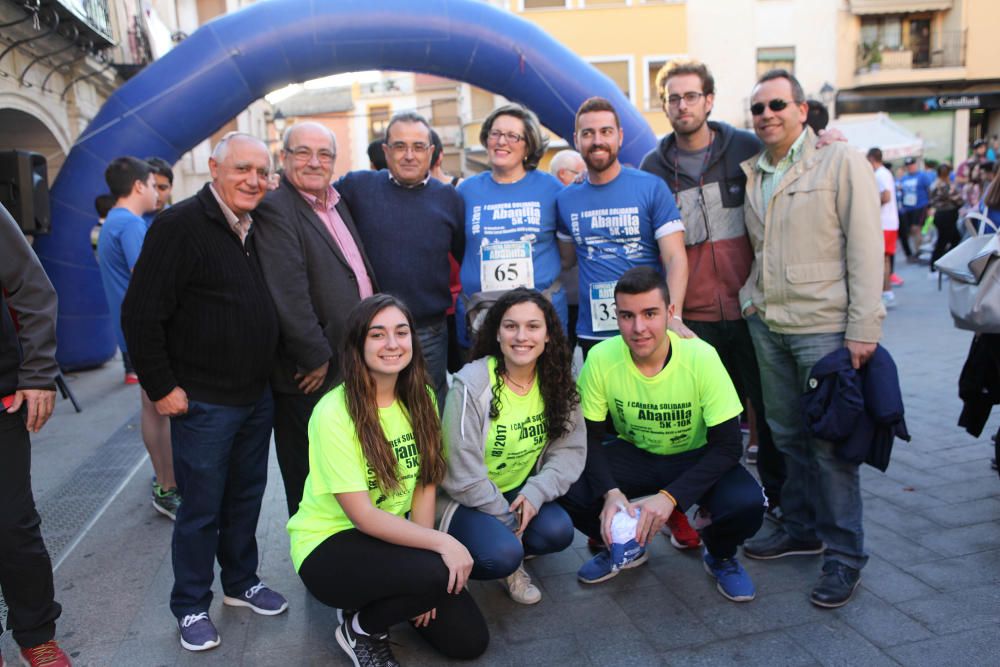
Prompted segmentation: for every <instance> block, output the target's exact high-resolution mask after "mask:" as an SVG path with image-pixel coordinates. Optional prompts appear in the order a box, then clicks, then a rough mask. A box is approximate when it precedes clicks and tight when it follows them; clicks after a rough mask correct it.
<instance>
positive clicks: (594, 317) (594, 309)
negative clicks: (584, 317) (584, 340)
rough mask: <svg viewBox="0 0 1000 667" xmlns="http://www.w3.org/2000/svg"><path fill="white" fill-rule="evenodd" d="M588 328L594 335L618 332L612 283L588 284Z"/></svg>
mask: <svg viewBox="0 0 1000 667" xmlns="http://www.w3.org/2000/svg"><path fill="white" fill-rule="evenodd" d="M590 326H591V328H592V329H593V330H594V333H598V332H601V331H618V314H617V311H615V283H614V281H612V282H607V283H591V284H590Z"/></svg>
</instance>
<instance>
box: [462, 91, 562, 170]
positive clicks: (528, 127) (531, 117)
mask: <svg viewBox="0 0 1000 667" xmlns="http://www.w3.org/2000/svg"><path fill="white" fill-rule="evenodd" d="M500 116H511V117H512V118H517V119H518V120H520V121H521V122H522V123H524V145H525V155H524V168H525V169H527V170H528V171H531V170H532V169H537V168H538V163H539V162H541V160H542V156H543V155H545V149H546V148H548V147H549V139H548V137H546V136H545V135H544V134H543V133H542V124H541V123H539V122H538V116H536V115H535V114H534V113H533V112H532V111H530V110H529V109H526V108H524V107H522V106H521V105H520V104H504V105H503V106H500V107H497V108H496V109H494V110H493V111H491V112H490V115H489V116H487V117H486V120H484V121H483V126H482V127H481V128H480V129H479V143H481V144H482V145H483V148H486V142H487V140H488V139H489V137H490V131H491V130H492V129H493V123H494V122H495V121H496V119H497V118H499V117H500Z"/></svg>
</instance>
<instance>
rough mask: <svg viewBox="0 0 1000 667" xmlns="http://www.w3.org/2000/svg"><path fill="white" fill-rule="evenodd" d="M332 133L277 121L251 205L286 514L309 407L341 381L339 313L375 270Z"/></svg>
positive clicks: (369, 284) (302, 471) (300, 469)
mask: <svg viewBox="0 0 1000 667" xmlns="http://www.w3.org/2000/svg"><path fill="white" fill-rule="evenodd" d="M336 159H337V140H336V137H334V135H333V133H332V132H330V130H328V129H327V128H326V127H324V126H323V125H320V124H319V123H314V122H306V123H298V124H296V125H293V126H291V127H289V128H288V129H287V130H285V134H284V137H283V146H282V162H283V164H284V167H285V170H284V171H285V173H284V176H282V178H281V185H279V186H278V189H277V190H274V191H272V192H269V193H268V194H267V196H265V197H264V201H263V202H262V203H261V205H260V206H259V207H258V208H257V210H256V211H255V212H254V219H255V221H256V227H255V234H256V237H257V247H258V249H259V252H260V262H261V267H262V268H263V270H264V278H265V280H266V281H267V286H268V289H269V290H270V292H271V296H272V297H273V299H274V305H275V308H276V309H277V311H278V322H279V324H280V327H281V343H280V345H279V348H278V359H277V363H276V364H275V368H274V372H273V373H272V374H271V388H272V390H273V393H274V444H275V449H276V450H277V454H278V464H279V465H280V466H281V476H282V479H283V480H284V482H285V498H286V500H287V502H288V516H292V515H293V514H295V512H296V511H297V510H298V508H299V502H300V501H301V500H302V487H303V485H304V484H305V481H306V476H307V475H308V474H309V437H308V433H307V427H308V425H309V417H310V415H311V414H312V411H313V408H314V407H316V403H317V402H319V399H320V398H322V397H323V394H324V393H326V390H327V389H329V388H330V387H331V386H332V385H333V384H334V383H336V382H340V380H341V379H342V378H341V375H340V359H339V354H340V345H341V339H342V337H343V331H344V325H345V324H346V321H347V314H348V313H349V312H350V311H351V308H353V307H354V306H355V305H356V304H357V303H358V302H359V301H360V300H361V299H364V298H365V297H368V296H371V295H372V293H373V291H374V282H375V281H374V278H373V275H374V274H373V272H372V269H371V266H370V265H369V263H368V258H367V257H366V256H365V253H364V249H363V248H362V247H361V241H360V240H359V238H358V232H357V229H355V227H354V219H353V218H352V217H351V212H350V210H348V208H347V204H346V203H345V202H344V201H343V200H341V198H340V194H339V193H338V192H337V191H336V190H335V189H334V187H333V186H332V185H330V181H331V179H332V178H333V165H334V163H335V162H336Z"/></svg>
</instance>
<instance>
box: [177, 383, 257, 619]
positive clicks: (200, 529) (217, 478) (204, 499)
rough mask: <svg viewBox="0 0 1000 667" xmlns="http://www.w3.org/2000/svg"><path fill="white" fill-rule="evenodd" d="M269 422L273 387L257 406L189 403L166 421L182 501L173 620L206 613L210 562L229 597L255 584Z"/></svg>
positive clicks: (178, 521)
mask: <svg viewBox="0 0 1000 667" xmlns="http://www.w3.org/2000/svg"><path fill="white" fill-rule="evenodd" d="M273 420H274V404H273V403H272V401H271V390H270V388H267V389H265V390H264V393H263V394H262V395H261V397H260V399H258V401H257V403H256V404H254V405H244V406H238V407H233V406H228V405H215V404H212V403H202V402H200V401H189V402H188V411H187V414H184V415H181V416H180V417H172V418H171V419H170V441H171V444H172V445H173V450H174V473H175V474H176V476H177V490H178V492H180V494H181V497H182V498H183V499H184V500H183V501H182V502H181V504H180V508H179V510H178V511H177V521H176V523H175V524H174V537H173V552H172V553H173V565H174V588H173V591H171V593H170V611H172V612H173V614H174V616H176V617H177V618H183V617H184V616H185V615H187V614H193V613H199V612H203V611H208V607H209V604H211V602H212V580H213V579H214V572H213V567H214V561H215V559H218V561H219V566H220V568H221V579H222V590H223V591H224V592H225V594H226V595H231V596H238V595H240V594H241V593H243V592H244V591H246V590H247V589H248V588H250V587H251V586H255V585H256V584H257V583H259V581H260V580H259V579H258V578H257V562H258V560H257V559H258V556H257V538H256V531H257V518H258V516H259V515H260V506H261V501H262V499H263V497H264V487H265V485H266V484H267V454H268V445H269V443H270V441H271V425H272V422H273Z"/></svg>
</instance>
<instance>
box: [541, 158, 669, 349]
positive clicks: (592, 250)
mask: <svg viewBox="0 0 1000 667" xmlns="http://www.w3.org/2000/svg"><path fill="white" fill-rule="evenodd" d="M556 204H557V208H558V215H559V232H558V234H559V238H560V239H562V240H566V241H570V240H571V241H573V243H574V244H575V245H576V259H577V263H578V264H579V267H580V315H579V318H578V319H577V322H576V333H577V335H578V336H579V337H581V338H590V339H600V338H609V337H611V336H614V335H616V334H617V333H618V320H617V317H616V316H615V300H614V289H615V283H616V282H618V278H620V277H621V275H622V274H623V273H625V271H627V270H628V269H631V268H632V267H635V266H652V267H654V268H655V269H657V270H658V271H661V272H662V266H661V264H660V248H659V246H658V245H657V241H658V240H659V239H661V238H663V237H664V236H667V235H668V234H673V233H675V232H681V233H683V232H684V223H683V221H682V220H681V214H680V211H678V210H677V206H676V204H674V197H673V195H672V194H671V193H670V188H668V187H667V186H666V184H665V183H664V182H663V179H661V178H659V177H657V176H653V175H652V174H648V173H646V172H644V171H639V170H637V169H632V168H630V167H623V168H622V171H621V173H620V174H619V175H618V176H617V177H616V178H615V180H613V181H611V182H610V183H606V184H604V185H593V184H591V183H587V182H584V183H576V184H573V185H570V186H567V187H566V188H565V189H564V190H562V191H561V192H560V193H559V195H558V196H557V197H556Z"/></svg>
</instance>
